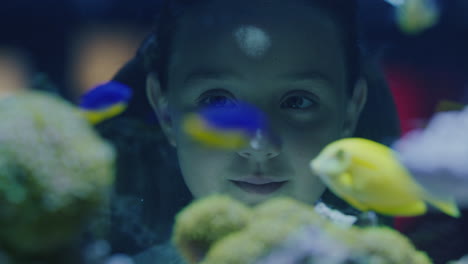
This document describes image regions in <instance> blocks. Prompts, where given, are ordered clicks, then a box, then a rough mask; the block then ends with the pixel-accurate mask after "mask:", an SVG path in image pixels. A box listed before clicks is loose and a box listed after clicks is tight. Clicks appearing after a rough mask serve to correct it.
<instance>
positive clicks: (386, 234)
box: [173, 195, 431, 264]
mask: <svg viewBox="0 0 468 264" xmlns="http://www.w3.org/2000/svg"><path fill="white" fill-rule="evenodd" d="M231 210H232V211H231ZM176 220H177V221H176V225H175V232H174V239H173V242H174V243H175V245H176V246H177V247H178V249H179V250H180V251H181V252H182V254H183V256H184V257H185V258H186V260H188V262H189V263H202V264H217V263H223V264H246V263H255V264H276V263H277V264H280V263H328V264H344V263H347V264H360V263H362V264H367V263H373V264H374V263H375V264H401V263H414V264H427V263H431V261H430V259H429V258H428V257H427V255H426V254H425V253H423V252H419V251H417V250H416V249H415V248H414V246H413V245H412V244H411V243H410V242H409V240H408V239H407V238H406V237H404V236H403V235H401V234H400V233H398V232H397V231H395V230H393V229H391V228H388V227H364V228H361V227H355V226H351V227H345V226H343V225H337V224H335V223H333V222H331V221H330V220H329V219H328V218H326V217H323V216H321V215H319V214H318V213H316V212H315V210H314V209H313V207H311V206H309V205H306V204H303V203H301V202H299V201H296V200H294V199H291V198H286V197H278V198H274V199H271V200H269V201H266V202H264V203H262V204H259V205H257V206H256V207H253V208H247V207H245V206H244V205H243V204H242V203H240V202H238V201H235V200H233V199H231V198H228V197H226V196H222V195H214V196H210V197H208V198H204V199H200V200H198V201H196V202H194V203H193V204H191V205H190V206H189V207H188V208H187V209H185V210H183V211H182V212H181V213H180V214H179V216H178V217H177V219H176ZM181 230H183V232H181ZM181 233H183V235H181ZM207 241H208V242H207ZM200 244H202V245H204V247H200V246H199V245H200ZM194 256H196V257H194Z"/></svg>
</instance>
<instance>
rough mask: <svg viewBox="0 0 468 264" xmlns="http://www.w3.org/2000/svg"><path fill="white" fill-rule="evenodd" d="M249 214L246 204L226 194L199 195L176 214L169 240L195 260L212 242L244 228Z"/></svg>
mask: <svg viewBox="0 0 468 264" xmlns="http://www.w3.org/2000/svg"><path fill="white" fill-rule="evenodd" d="M250 214H251V212H250V209H249V208H248V207H247V206H245V205H243V204H241V203H239V202H236V201H234V200H233V199H231V198H229V197H227V196H218V195H215V196H210V197H207V198H205V199H201V200H199V201H198V202H197V203H193V204H191V205H189V206H188V207H187V208H185V209H184V210H183V211H182V212H180V213H179V214H178V215H177V216H176V222H177V225H176V226H175V227H174V232H173V239H172V241H173V243H174V244H175V245H177V247H178V248H179V249H180V251H181V253H182V255H183V256H184V257H185V258H186V259H187V260H188V262H189V263H197V262H198V261H199V260H200V259H201V258H203V257H204V255H205V253H206V251H207V250H208V248H209V247H210V246H211V244H212V243H213V242H215V241H217V240H219V239H220V238H222V237H225V236H226V235H228V234H230V233H233V232H236V231H238V230H241V229H242V228H244V227H245V225H246V224H247V223H248V222H249V221H250V218H249V217H250Z"/></svg>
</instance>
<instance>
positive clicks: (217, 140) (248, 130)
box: [183, 102, 267, 150]
mask: <svg viewBox="0 0 468 264" xmlns="http://www.w3.org/2000/svg"><path fill="white" fill-rule="evenodd" d="M266 120H267V119H266V117H265V115H264V114H263V112H261V111H260V110H259V109H258V108H256V107H255V106H253V105H251V104H248V103H245V102H240V103H238V104H237V105H236V106H234V107H213V106H209V107H205V108H203V109H202V110H201V111H199V112H195V113H190V114H188V115H187V116H186V117H185V119H184V122H183V130H184V131H185V133H187V134H188V135H189V136H191V137H192V138H193V139H194V140H196V141H198V142H199V143H201V144H204V145H206V146H209V147H214V148H221V149H234V150H235V149H240V148H243V147H245V146H246V145H248V144H249V142H250V141H251V140H252V138H253V137H255V134H256V132H257V131H258V130H263V131H264V130H266V129H267V123H266Z"/></svg>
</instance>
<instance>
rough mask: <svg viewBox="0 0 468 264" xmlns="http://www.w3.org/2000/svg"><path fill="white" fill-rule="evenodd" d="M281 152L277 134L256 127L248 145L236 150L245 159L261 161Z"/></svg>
mask: <svg viewBox="0 0 468 264" xmlns="http://www.w3.org/2000/svg"><path fill="white" fill-rule="evenodd" d="M280 152H281V142H280V140H279V137H278V136H277V135H274V134H273V133H271V132H267V131H265V130H263V129H258V130H257V131H256V132H255V135H254V136H253V137H252V138H251V140H250V142H249V145H248V146H247V147H245V148H244V149H242V150H240V151H238V153H239V155H241V156H242V157H244V158H247V159H254V160H256V161H263V160H268V159H272V158H274V157H276V156H278V155H279V154H280Z"/></svg>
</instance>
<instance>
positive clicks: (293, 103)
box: [281, 95, 318, 110]
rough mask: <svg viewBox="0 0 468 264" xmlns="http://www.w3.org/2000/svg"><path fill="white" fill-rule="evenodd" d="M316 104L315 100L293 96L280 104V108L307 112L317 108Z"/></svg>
mask: <svg viewBox="0 0 468 264" xmlns="http://www.w3.org/2000/svg"><path fill="white" fill-rule="evenodd" d="M317 106H318V104H317V102H316V101H315V100H312V99H309V98H307V97H305V96H299V95H294V96H290V97H288V98H287V99H286V100H284V101H283V102H282V103H281V108H289V109H299V110H308V109H311V108H315V107H317Z"/></svg>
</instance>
